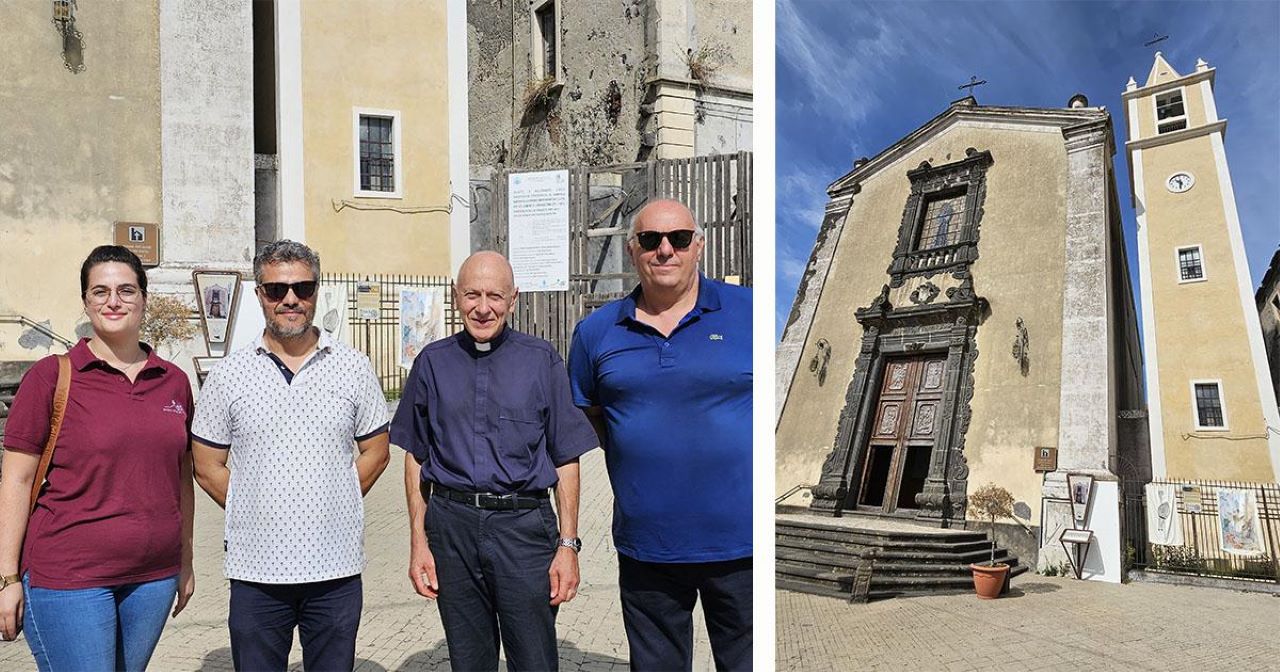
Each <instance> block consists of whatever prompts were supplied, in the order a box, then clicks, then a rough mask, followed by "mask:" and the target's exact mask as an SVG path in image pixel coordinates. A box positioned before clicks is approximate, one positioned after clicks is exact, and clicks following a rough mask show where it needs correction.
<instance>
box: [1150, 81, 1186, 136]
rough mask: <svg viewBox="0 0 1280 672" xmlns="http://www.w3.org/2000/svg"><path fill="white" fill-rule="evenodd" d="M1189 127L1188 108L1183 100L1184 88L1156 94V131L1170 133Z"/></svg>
mask: <svg viewBox="0 0 1280 672" xmlns="http://www.w3.org/2000/svg"><path fill="white" fill-rule="evenodd" d="M1186 127H1187V109H1186V106H1185V105H1183V102H1182V90H1181V89H1179V90H1177V91H1170V92H1168V93H1162V94H1159V95H1157V96H1156V132H1157V133H1170V132H1173V131H1181V130H1182V129H1184V128H1186Z"/></svg>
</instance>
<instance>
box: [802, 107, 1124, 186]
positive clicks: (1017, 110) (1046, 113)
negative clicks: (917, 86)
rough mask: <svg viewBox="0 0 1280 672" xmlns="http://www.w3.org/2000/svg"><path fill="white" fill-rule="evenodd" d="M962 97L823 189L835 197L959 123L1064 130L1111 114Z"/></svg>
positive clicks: (1091, 109)
mask: <svg viewBox="0 0 1280 672" xmlns="http://www.w3.org/2000/svg"><path fill="white" fill-rule="evenodd" d="M970 100H971V99H970V98H963V99H961V100H959V101H956V102H955V103H952V105H951V106H950V107H948V108H947V109H946V110H943V111H942V113H941V114H939V115H938V116H936V117H934V118H933V119H930V120H929V121H927V122H925V123H924V125H922V126H920V127H919V128H917V129H916V130H914V131H912V132H911V133H910V134H908V135H907V136H906V137H904V138H902V139H901V140H899V141H897V142H895V143H894V144H892V145H890V146H889V147H888V148H886V149H884V150H883V151H881V152H880V153H879V154H876V155H875V156H874V157H872V158H871V159H870V160H869V161H867V162H866V163H863V164H862V165H859V166H858V167H856V168H854V169H853V170H851V171H849V172H848V173H846V174H845V175H844V176H843V177H841V178H840V179H838V180H836V181H834V182H832V183H831V184H830V186H828V187H827V194H828V195H830V196H832V197H835V196H837V195H840V194H841V193H842V192H844V191H845V190H847V189H849V188H850V187H851V186H852V185H855V184H858V183H860V182H862V181H863V180H865V179H866V178H867V177H869V176H870V175H873V174H875V173H878V172H879V171H880V170H881V169H883V168H884V167H885V166H888V165H890V164H892V163H893V162H895V161H897V160H898V159H900V158H902V157H903V156H905V155H906V154H908V153H910V152H911V151H912V150H914V149H916V148H917V147H919V146H920V145H921V144H922V143H923V142H924V140H925V139H926V138H929V137H931V136H933V135H935V134H937V133H938V132H940V131H943V130H945V129H946V128H949V127H950V126H951V125H953V124H956V123H959V122H961V121H978V122H1001V123H1012V124H1026V125H1028V126H1051V127H1057V128H1068V127H1071V126H1076V125H1079V124H1083V123H1089V122H1096V121H1105V122H1107V123H1110V118H1111V115H1110V113H1109V112H1107V109H1106V108H1105V107H1078V108H1069V109H1068V108H1043V107H1002V106H995V105H984V106H979V105H974V104H972V103H969V102H967V101H970Z"/></svg>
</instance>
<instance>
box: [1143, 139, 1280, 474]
mask: <svg viewBox="0 0 1280 672" xmlns="http://www.w3.org/2000/svg"><path fill="white" fill-rule="evenodd" d="M1142 162H1143V177H1144V190H1145V196H1146V201H1145V203H1144V204H1143V205H1144V206H1145V208H1146V221H1147V242H1148V250H1149V252H1150V259H1149V263H1150V269H1151V287H1152V301H1153V306H1154V308H1155V321H1156V327H1155V333H1156V353H1157V356H1158V358H1159V361H1158V362H1156V364H1157V365H1158V366H1159V374H1160V388H1161V389H1160V391H1159V393H1160V402H1161V406H1162V408H1161V411H1162V416H1163V421H1164V432H1163V436H1164V450H1165V460H1166V465H1167V468H1168V475H1169V477H1171V478H1205V479H1223V480H1241V481H1266V482H1270V481H1272V480H1274V474H1273V472H1272V469H1271V461H1270V456H1269V453H1268V448H1267V441H1266V438H1265V435H1266V431H1267V430H1266V426H1265V422H1264V420H1263V417H1262V413H1261V410H1260V409H1261V402H1260V400H1259V396H1258V387H1257V378H1256V376H1257V375H1258V372H1257V371H1255V370H1254V369H1253V366H1252V361H1251V359H1250V358H1249V343H1248V339H1247V338H1246V334H1247V333H1248V332H1247V331H1246V326H1245V322H1244V313H1243V311H1242V308H1241V304H1240V293H1239V286H1238V284H1237V279H1236V271H1235V265H1234V264H1235V261H1234V258H1233V257H1232V253H1231V247H1230V241H1229V239H1228V235H1227V226H1226V218H1225V213H1224V211H1223V205H1222V191H1221V188H1220V186H1219V182H1218V176H1217V164H1216V163H1215V161H1214V157H1213V147H1212V141H1211V139H1210V136H1201V137H1198V138H1192V139H1189V140H1186V141H1183V142H1179V143H1175V144H1172V145H1163V146H1160V147H1153V148H1148V149H1145V150H1143V152H1142ZM1178 171H1187V172H1190V173H1191V174H1192V175H1194V176H1195V186H1193V187H1192V188H1191V190H1190V191H1188V192H1185V193H1183V194H1174V193H1171V192H1170V191H1169V190H1168V189H1167V188H1166V186H1165V180H1166V179H1167V178H1168V176H1169V175H1171V174H1173V173H1175V172H1178ZM1195 244H1199V245H1201V248H1202V255H1203V260H1204V271H1205V277H1206V280H1205V281H1203V282H1189V283H1179V282H1178V278H1179V274H1178V265H1177V257H1176V249H1177V248H1178V247H1180V246H1184V245H1195ZM1248 307H1249V308H1250V309H1252V308H1253V306H1252V305H1250V306H1248ZM1150 365H1152V362H1148V366H1150ZM1204 379H1211V380H1214V379H1221V381H1222V394H1223V405H1224V406H1225V411H1226V422H1227V426H1228V431H1226V432H1220V431H1196V429H1195V424H1194V422H1195V418H1194V416H1193V413H1194V405H1193V402H1192V396H1191V395H1192V392H1191V381H1192V380H1204ZM1192 433H1194V434H1195V436H1196V437H1204V438H1186V435H1189V434H1192ZM1228 437H1231V439H1236V440H1231V439H1229V438H1228ZM1242 437H1261V438H1251V439H1250V438H1242Z"/></svg>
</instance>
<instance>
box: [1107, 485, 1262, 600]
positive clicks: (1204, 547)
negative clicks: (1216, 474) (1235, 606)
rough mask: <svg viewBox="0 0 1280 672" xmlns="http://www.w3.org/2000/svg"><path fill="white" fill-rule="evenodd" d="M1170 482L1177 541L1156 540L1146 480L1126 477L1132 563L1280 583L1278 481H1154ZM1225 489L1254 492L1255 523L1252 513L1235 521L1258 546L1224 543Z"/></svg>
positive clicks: (1124, 493)
mask: <svg viewBox="0 0 1280 672" xmlns="http://www.w3.org/2000/svg"><path fill="white" fill-rule="evenodd" d="M1153 483H1156V484H1159V485H1166V484H1167V485H1172V486H1173V490H1174V501H1173V502H1172V510H1170V511H1169V512H1168V515H1170V516H1174V517H1176V521H1177V524H1178V526H1179V527H1180V528H1181V532H1182V544H1181V545H1178V546H1172V545H1162V544H1152V543H1150V541H1149V536H1148V530H1147V514H1146V510H1147V506H1148V505H1149V504H1150V503H1149V502H1147V501H1146V492H1145V489H1144V485H1145V484H1144V483H1142V482H1139V481H1122V482H1121V487H1122V496H1123V498H1124V523H1125V534H1126V536H1127V539H1128V544H1129V547H1128V553H1130V554H1131V560H1132V565H1133V566H1134V567H1135V568H1137V569H1146V570H1152V571H1160V572H1170V573H1177V574H1192V575H1196V576H1213V577H1222V578H1232V579H1249V580H1256V581H1270V582H1277V583H1280V484H1277V483H1239V482H1231V481H1203V480H1198V481H1153ZM1222 490H1233V491H1236V492H1237V493H1239V492H1251V493H1253V499H1254V501H1255V502H1256V507H1257V527H1256V528H1255V527H1254V523H1253V521H1252V516H1244V517H1243V518H1242V520H1240V521H1238V522H1237V523H1236V524H1238V525H1241V526H1242V529H1244V530H1246V531H1247V535H1248V536H1249V537H1250V538H1251V539H1255V540H1256V542H1257V544H1258V546H1259V548H1260V552H1254V553H1241V552H1234V553H1233V552H1229V551H1227V550H1225V549H1224V545H1225V544H1224V543H1223V527H1224V524H1227V525H1230V524H1231V523H1230V521H1228V522H1227V523H1224V521H1223V517H1222V516H1220V514H1219V509H1218V494H1219V492H1220V491H1222Z"/></svg>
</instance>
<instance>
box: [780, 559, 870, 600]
mask: <svg viewBox="0 0 1280 672" xmlns="http://www.w3.org/2000/svg"><path fill="white" fill-rule="evenodd" d="M774 577H775V578H777V579H786V580H788V581H799V582H803V583H809V584H813V585H815V586H820V587H824V588H828V589H831V590H840V591H843V592H844V593H846V594H847V593H849V592H851V591H852V590H853V574H852V573H847V572H839V571H832V570H831V568H829V567H812V566H809V565H797V564H794V563H790V562H779V563H776V564H775V567H774Z"/></svg>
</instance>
